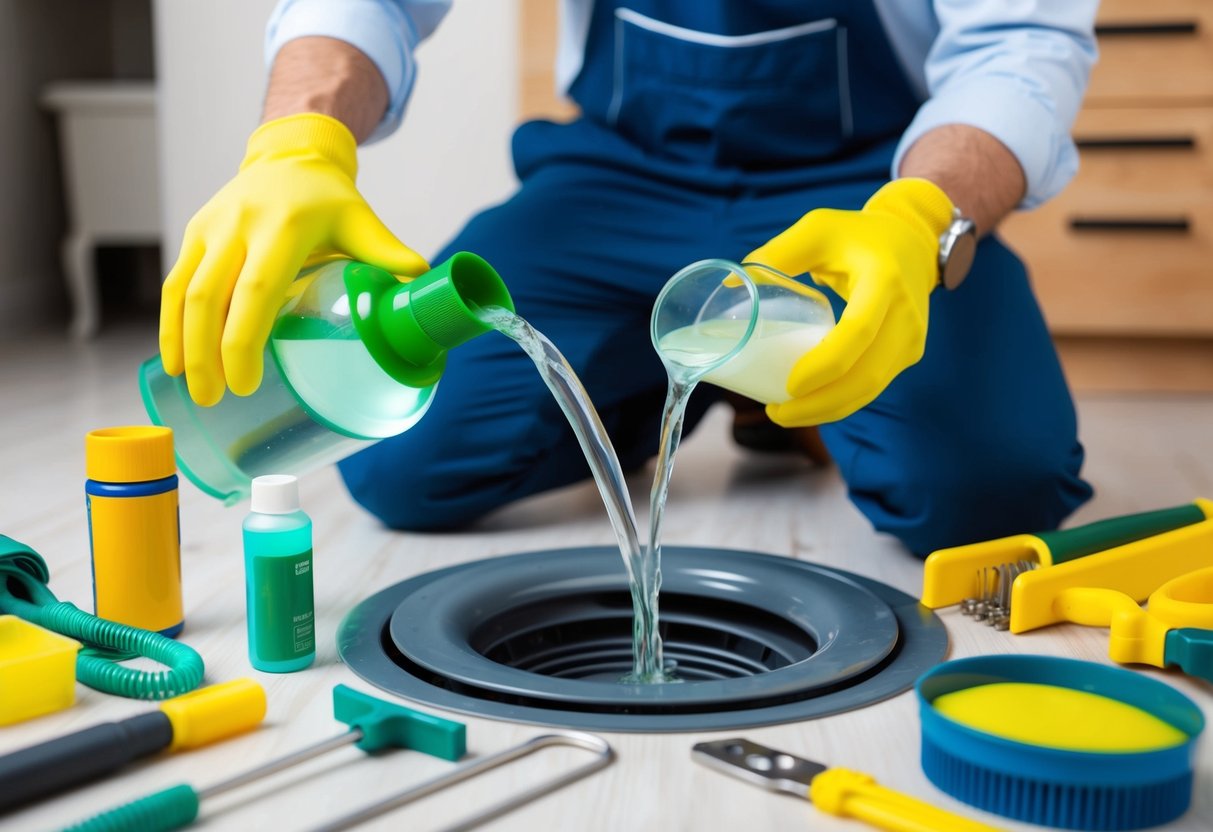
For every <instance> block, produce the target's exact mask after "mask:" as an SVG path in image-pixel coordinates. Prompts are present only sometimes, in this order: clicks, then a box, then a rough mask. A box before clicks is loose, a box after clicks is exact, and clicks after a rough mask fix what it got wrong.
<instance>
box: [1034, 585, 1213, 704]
mask: <svg viewBox="0 0 1213 832" xmlns="http://www.w3.org/2000/svg"><path fill="white" fill-rule="evenodd" d="M1147 603H1148V607H1149V609H1148V610H1145V609H1142V608H1141V607H1139V606H1138V605H1137V601H1135V600H1134V599H1133V598H1132V597H1130V596H1128V595H1126V594H1124V593H1123V592H1119V591H1117V590H1115V589H1095V588H1089V587H1074V588H1071V589H1066V590H1063V591H1062V592H1061V594H1060V595H1058V597H1057V600H1056V601H1054V604H1053V605H1054V607H1055V608H1056V609H1057V611H1058V612H1059V614H1061V615H1063V616H1065V618H1066V620H1068V621H1072V622H1074V623H1075V624H1085V625H1087V626H1090V627H1108V628H1110V630H1111V633H1110V635H1109V638H1108V657H1109V658H1111V659H1112V660H1113V661H1116V662H1120V663H1122V664H1132V663H1136V664H1149V665H1153V666H1155V667H1172V666H1173V667H1178V668H1179V669H1181V670H1183V671H1184V672H1185V673H1188V674H1190V675H1192V676H1199V677H1201V678H1203V679H1209V680H1213V567H1206V568H1204V569H1198V570H1196V571H1194V572H1189V573H1188V574H1186V575H1180V576H1179V577H1178V578H1174V579H1172V580H1170V581H1168V582H1167V583H1165V584H1163V585H1162V586H1160V587H1159V588H1158V589H1156V590H1155V591H1154V592H1153V594H1151V595H1150V599H1149V601H1148V602H1147Z"/></svg>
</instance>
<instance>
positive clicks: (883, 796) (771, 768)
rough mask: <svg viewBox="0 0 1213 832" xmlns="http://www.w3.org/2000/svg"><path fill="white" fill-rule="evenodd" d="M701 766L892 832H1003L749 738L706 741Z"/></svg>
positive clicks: (698, 755)
mask: <svg viewBox="0 0 1213 832" xmlns="http://www.w3.org/2000/svg"><path fill="white" fill-rule="evenodd" d="M691 757H692V758H693V759H694V760H696V761H697V762H699V763H702V764H704V765H705V766H708V767H709V768H714V769H716V770H717V771H721V772H724V773H725V774H728V775H730V776H732V777H737V778H739V779H741V780H745V781H746V782H747V783H752V784H754V785H757V786H761V787H762V788H764V789H767V790H768V791H773V792H782V793H784V794H791V795H793V796H795V797H801V798H805V799H807V800H808V801H810V802H811V803H812V804H813V805H814V806H816V807H817V808H818V809H820V810H821V811H823V812H826V813H827V814H831V815H835V816H837V817H842V818H853V819H854V820H858V821H862V822H864V823H866V824H868V825H869V826H874V827H876V828H877V829H887V830H889V832H997V830H998V827H996V826H989V825H987V824H984V823H979V822H978V821H975V820H970V819H968V818H966V817H964V816H962V815H957V814H953V813H952V812H949V811H946V810H944V809H940V808H938V807H936V806H932V805H930V804H929V803H924V802H923V801H921V800H918V799H916V798H913V797H910V796H909V795H905V794H902V793H900V792H895V791H893V790H892V789H887V788H885V787H884V786H881V785H880V784H878V783H877V782H876V781H875V780H874V779H872V778H871V777H870V776H868V775H867V774H863V773H861V772H858V771H851V770H850V769H845V768H826V767H825V766H824V765H822V764H821V763H815V762H813V761H811V760H805V759H802V758H800V757H797V756H795V755H794V754H788V753H786V752H783V751H776V750H775V749H773V748H767V747H766V746H765V745H759V744H758V743H756V742H751V741H749V740H747V739H742V738H736V739H729V740H717V741H716V742H701V743H698V744H696V745H695V746H694V747H693V748H692V749H691Z"/></svg>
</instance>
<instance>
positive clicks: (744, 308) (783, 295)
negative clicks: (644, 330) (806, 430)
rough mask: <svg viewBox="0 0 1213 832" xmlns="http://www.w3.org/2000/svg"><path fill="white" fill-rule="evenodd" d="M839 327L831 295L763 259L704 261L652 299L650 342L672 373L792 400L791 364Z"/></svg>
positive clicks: (762, 398)
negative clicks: (789, 381) (790, 389)
mask: <svg viewBox="0 0 1213 832" xmlns="http://www.w3.org/2000/svg"><path fill="white" fill-rule="evenodd" d="M833 326H834V310H833V309H832V308H831V307H830V302H829V300H827V299H826V296H825V295H823V294H822V293H821V292H819V291H817V290H816V289H814V288H812V287H810V286H807V285H805V284H803V283H800V282H798V281H796V280H793V279H792V278H790V277H788V276H787V275H786V274H783V273H782V272H778V271H776V270H775V269H772V268H770V267H769V266H764V265H762V264H761V263H742V264H738V263H733V262H730V261H728V260H700V261H699V262H697V263H692V264H691V265H689V266H687V267H686V268H684V269H682V270H681V271H680V272H678V273H677V274H676V275H674V276H673V277H672V278H670V280H669V282H668V283H666V285H665V287H664V288H663V289H662V290H661V293H660V294H659V295H658V296H657V300H656V302H655V303H654V304H653V316H652V319H651V324H650V333H651V335H652V338H653V347H654V348H655V349H656V350H657V354H658V355H660V356H661V360H662V362H663V363H664V364H665V366H666V370H667V371H668V372H669V373H670V375H671V376H673V377H675V378H676V379H678V380H679V381H682V382H684V383H691V382H697V381H707V382H711V383H712V384H715V385H716V386H718V387H723V388H725V389H726V390H732V391H733V392H734V393H740V394H741V395H743V396H746V397H747V398H751V399H754V400H756V401H759V402H762V403H763V404H780V403H782V402H786V401H788V400H789V399H791V398H792V396H791V394H790V393H788V388H787V382H788V375H789V374H790V373H791V371H792V366H793V365H794V364H795V363H796V362H797V361H799V360H800V358H801V357H802V356H804V354H805V353H807V352H809V350H811V349H812V348H813V347H815V346H817V343H818V342H819V341H821V339H822V338H824V337H825V335H826V333H827V332H829V331H830V329H831V328H833Z"/></svg>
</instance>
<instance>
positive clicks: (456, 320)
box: [345, 251, 514, 387]
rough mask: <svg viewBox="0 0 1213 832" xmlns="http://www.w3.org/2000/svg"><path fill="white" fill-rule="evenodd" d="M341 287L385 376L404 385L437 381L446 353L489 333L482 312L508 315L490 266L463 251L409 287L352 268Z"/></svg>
mask: <svg viewBox="0 0 1213 832" xmlns="http://www.w3.org/2000/svg"><path fill="white" fill-rule="evenodd" d="M345 286H346V291H347V293H348V295H349V300H350V314H351V315H352V317H353V318H354V325H355V327H356V328H357V330H358V336H359V337H360V338H361V339H362V341H363V343H364V344H366V346H367V349H368V350H369V351H370V353H371V355H372V356H373V357H374V358H375V361H376V362H377V363H378V364H379V366H380V367H382V368H383V369H384V371H385V372H387V374H388V375H390V376H391V377H392V378H394V379H396V380H397V381H399V382H400V383H402V384H407V385H408V386H410V387H428V386H430V385H431V384H434V383H435V382H437V381H438V379H439V378H440V377H441V376H442V371H443V369H445V367H446V353H447V350H449V349H451V348H453V347H457V346H459V345H460V344H463V343H466V342H467V341H470V340H471V339H472V338H475V337H476V336H477V335H480V334H482V333H484V332H488V331H489V326H488V325H487V324H485V322H484V321H483V320H481V318H480V316H479V311H480V310H481V309H482V308H484V307H488V306H500V307H504V308H506V309H509V310H510V311H513V310H514V302H513V300H512V299H511V298H510V293H509V291H508V290H507V289H506V288H505V283H504V282H503V281H502V280H501V277H500V276H499V275H498V274H497V272H496V271H495V270H494V269H493V267H492V266H490V265H489V264H488V263H487V262H485V260H484V259H483V258H481V257H479V256H477V255H475V254H472V253H470V252H466V251H461V252H457V253H456V254H453V255H451V256H450V257H449V258H447V259H446V260H445V261H443V262H442V263H439V264H438V265H437V266H435V267H434V268H432V269H430V270H429V271H428V272H426V273H425V274H423V275H421V276H420V277H417V278H414V279H413V280H411V281H409V282H408V283H401V282H400V281H398V280H397V279H396V278H394V277H392V275H390V274H388V273H387V272H385V271H383V270H382V269H378V268H375V267H374V266H368V265H366V264H365V263H351V264H350V265H349V266H347V267H346V270H345Z"/></svg>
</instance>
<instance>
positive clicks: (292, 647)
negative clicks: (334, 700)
mask: <svg viewBox="0 0 1213 832" xmlns="http://www.w3.org/2000/svg"><path fill="white" fill-rule="evenodd" d="M249 508H250V509H251V511H250V513H249V515H248V516H247V517H246V518H245V519H244V574H245V587H246V594H247V599H248V653H249V662H250V663H251V664H252V665H253V667H254V668H256V669H257V670H263V671H266V672H269V673H290V672H292V671H295V670H302V669H303V668H305V667H307V666H308V665H310V664H311V663H312V662H313V661H314V660H315V658H316V613H315V606H314V603H313V595H312V521H311V518H309V517H308V516H307V515H306V514H304V513H303V512H302V511H301V510H300V508H299V482H298V480H296V479H295V477H292V476H287V475H268V476H263V477H257V478H256V479H254V480H253V485H252V502H251V505H250V506H249Z"/></svg>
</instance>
